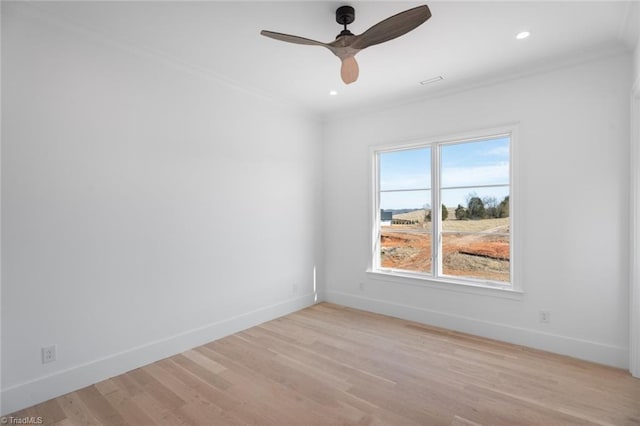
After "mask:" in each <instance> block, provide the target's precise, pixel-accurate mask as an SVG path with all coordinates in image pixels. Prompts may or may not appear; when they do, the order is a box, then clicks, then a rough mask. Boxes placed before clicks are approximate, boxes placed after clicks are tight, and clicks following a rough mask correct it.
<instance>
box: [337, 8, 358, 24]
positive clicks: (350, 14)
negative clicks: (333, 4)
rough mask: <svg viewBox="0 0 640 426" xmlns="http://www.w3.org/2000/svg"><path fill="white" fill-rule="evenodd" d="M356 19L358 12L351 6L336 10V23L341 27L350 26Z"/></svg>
mask: <svg viewBox="0 0 640 426" xmlns="http://www.w3.org/2000/svg"><path fill="white" fill-rule="evenodd" d="M355 19H356V11H355V10H354V8H353V7H351V6H340V7H339V8H338V9H336V22H337V23H338V24H340V25H349V24H350V23H352V22H353V21H354V20H355Z"/></svg>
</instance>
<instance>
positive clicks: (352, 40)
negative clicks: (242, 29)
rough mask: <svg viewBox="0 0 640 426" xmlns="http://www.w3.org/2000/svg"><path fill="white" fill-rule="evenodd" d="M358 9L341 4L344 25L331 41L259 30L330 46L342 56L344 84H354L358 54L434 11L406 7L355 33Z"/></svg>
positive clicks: (293, 40)
mask: <svg viewBox="0 0 640 426" xmlns="http://www.w3.org/2000/svg"><path fill="white" fill-rule="evenodd" d="M355 17H356V15H355V10H354V8H353V7H351V6H341V7H339V8H338V9H337V10H336V22H337V23H338V24H340V25H342V26H343V27H344V29H343V30H342V31H341V32H340V34H338V36H337V37H336V39H335V40H334V41H332V42H331V43H322V42H320V41H315V40H311V39H308V38H304V37H298V36H294V35H289V34H282V33H276V32H273V31H266V30H262V31H260V34H262V35H263V36H265V37H269V38H272V39H275V40H280V41H286V42H288V43H295V44H306V45H309V46H323V47H326V48H327V49H329V50H330V51H331V52H332V53H333V54H334V55H336V56H337V57H338V58H340V61H341V62H342V66H341V68H340V77H342V81H343V82H344V83H345V84H351V83H353V82H354V81H356V80H357V79H358V74H359V72H360V71H359V68H358V63H357V62H356V58H355V55H356V54H357V53H358V52H359V51H361V50H363V49H366V48H367V47H369V46H374V45H376V44H380V43H384V42H387V41H389V40H393V39H394V38H397V37H400V36H402V35H404V34H406V33H408V32H409V31H411V30H413V29H415V28H416V27H418V26H420V25H422V24H423V23H424V22H425V21H426V20H427V19H429V18H430V17H431V11H430V10H429V7H428V6H427V5H426V4H425V5H422V6H418V7H414V8H413V9H409V10H405V11H404V12H400V13H398V14H397V15H393V16H391V17H390V18H387V19H385V20H384V21H381V22H378V23H377V24H375V25H374V26H372V27H371V28H369V29H368V30H366V31H365V32H364V33H362V34H360V35H354V34H353V33H352V32H351V31H349V30H348V29H347V25H349V24H351V23H352V22H353V21H354V20H355Z"/></svg>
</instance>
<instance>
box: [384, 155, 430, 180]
mask: <svg viewBox="0 0 640 426" xmlns="http://www.w3.org/2000/svg"><path fill="white" fill-rule="evenodd" d="M379 160H380V190H381V191H387V190H390V189H430V188H431V149H430V148H419V149H407V150H402V151H393V152H383V153H380V154H379Z"/></svg>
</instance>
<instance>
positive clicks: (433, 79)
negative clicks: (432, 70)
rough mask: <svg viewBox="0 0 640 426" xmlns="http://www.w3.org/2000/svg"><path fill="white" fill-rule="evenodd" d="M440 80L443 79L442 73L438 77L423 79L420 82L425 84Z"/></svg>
mask: <svg viewBox="0 0 640 426" xmlns="http://www.w3.org/2000/svg"><path fill="white" fill-rule="evenodd" d="M440 80H442V76H441V75H439V76H437V77H433V78H429V79H427V80H422V81H421V82H420V84H422V85H423V86H424V85H426V84H430V83H435V82H436V81H440Z"/></svg>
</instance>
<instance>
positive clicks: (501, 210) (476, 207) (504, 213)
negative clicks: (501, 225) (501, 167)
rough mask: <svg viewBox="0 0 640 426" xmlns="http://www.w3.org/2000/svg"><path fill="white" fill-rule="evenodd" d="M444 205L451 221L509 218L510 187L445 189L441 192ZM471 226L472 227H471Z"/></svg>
mask: <svg viewBox="0 0 640 426" xmlns="http://www.w3.org/2000/svg"><path fill="white" fill-rule="evenodd" d="M440 199H441V200H442V204H444V205H445V206H446V207H447V210H448V211H449V215H448V217H447V220H446V221H445V222H443V227H444V226H445V224H446V223H447V222H449V221H451V220H456V219H457V220H478V219H496V218H508V217H509V207H510V205H509V187H508V186H498V187H490V188H464V189H443V190H442V191H440ZM507 222H508V221H507ZM469 226H471V225H469Z"/></svg>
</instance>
